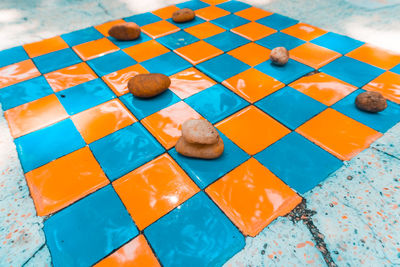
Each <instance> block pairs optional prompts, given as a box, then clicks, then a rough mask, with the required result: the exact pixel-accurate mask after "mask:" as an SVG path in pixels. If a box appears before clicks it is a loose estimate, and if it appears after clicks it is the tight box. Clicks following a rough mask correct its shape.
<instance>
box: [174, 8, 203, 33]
mask: <svg viewBox="0 0 400 267" xmlns="http://www.w3.org/2000/svg"><path fill="white" fill-rule="evenodd" d="M199 2H200V1H199ZM167 22H169V23H171V24H172V25H175V26H176V27H178V28H180V29H181V30H184V29H186V28H190V27H193V26H196V25H199V24H202V23H204V22H206V21H205V20H204V19H201V18H199V17H194V19H192V20H190V21H186V22H183V23H181V22H175V21H173V20H172V19H167Z"/></svg>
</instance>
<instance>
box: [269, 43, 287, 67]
mask: <svg viewBox="0 0 400 267" xmlns="http://www.w3.org/2000/svg"><path fill="white" fill-rule="evenodd" d="M270 58H271V61H272V63H274V64H275V65H279V66H283V65H285V64H286V63H288V61H289V51H288V50H287V49H286V48H284V47H275V48H274V49H272V51H271V54H270Z"/></svg>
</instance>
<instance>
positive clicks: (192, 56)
mask: <svg viewBox="0 0 400 267" xmlns="http://www.w3.org/2000/svg"><path fill="white" fill-rule="evenodd" d="M174 52H175V53H177V54H178V55H180V56H181V57H183V58H184V59H186V60H187V61H189V62H190V63H192V64H193V65H196V64H199V63H201V62H204V61H206V60H209V59H211V58H213V57H216V56H218V55H221V54H223V53H224V51H222V50H221V49H218V48H216V47H215V46H213V45H210V44H209V43H206V42H204V41H203V40H200V41H198V42H196V43H193V44H190V45H187V46H184V47H180V48H178V49H176V50H174Z"/></svg>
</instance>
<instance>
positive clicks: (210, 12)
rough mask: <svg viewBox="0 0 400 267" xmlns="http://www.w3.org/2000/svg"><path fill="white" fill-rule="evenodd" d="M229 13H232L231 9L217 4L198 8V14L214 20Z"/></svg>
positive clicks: (203, 17)
mask: <svg viewBox="0 0 400 267" xmlns="http://www.w3.org/2000/svg"><path fill="white" fill-rule="evenodd" d="M229 14H230V13H229V11H226V10H224V9H222V8H219V7H216V6H208V7H205V8H202V9H198V10H196V16H198V17H200V18H202V19H205V20H214V19H218V18H220V17H223V16H226V15H229Z"/></svg>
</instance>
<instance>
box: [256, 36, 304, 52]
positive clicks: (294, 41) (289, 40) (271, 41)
mask: <svg viewBox="0 0 400 267" xmlns="http://www.w3.org/2000/svg"><path fill="white" fill-rule="evenodd" d="M256 43H257V44H259V45H262V46H264V47H266V48H268V49H271V50H272V49H274V48H275V47H280V46H283V47H285V48H286V49H287V50H291V49H293V48H296V47H298V46H300V45H302V44H304V43H305V42H304V41H303V40H300V39H298V38H296V37H293V36H290V35H287V34H286V33H282V32H277V33H273V34H270V35H268V36H267V37H264V38H262V39H260V40H258V41H257V42H256Z"/></svg>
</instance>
